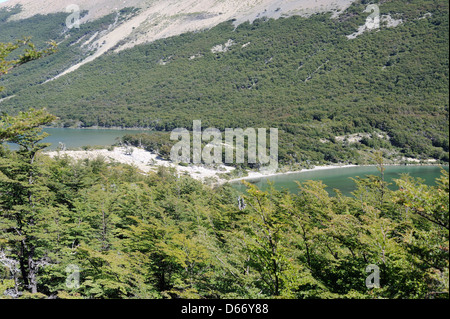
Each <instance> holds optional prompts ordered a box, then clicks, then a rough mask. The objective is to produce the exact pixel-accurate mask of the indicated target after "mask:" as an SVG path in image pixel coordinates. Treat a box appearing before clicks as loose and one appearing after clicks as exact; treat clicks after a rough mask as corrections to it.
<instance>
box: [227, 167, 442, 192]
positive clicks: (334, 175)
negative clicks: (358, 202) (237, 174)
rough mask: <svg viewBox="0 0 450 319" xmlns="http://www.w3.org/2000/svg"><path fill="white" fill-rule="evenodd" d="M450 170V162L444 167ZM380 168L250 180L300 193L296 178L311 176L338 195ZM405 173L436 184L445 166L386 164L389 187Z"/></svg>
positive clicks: (238, 184) (242, 188)
mask: <svg viewBox="0 0 450 319" xmlns="http://www.w3.org/2000/svg"><path fill="white" fill-rule="evenodd" d="M442 168H444V169H445V170H447V171H448V166H445V167H442ZM379 174H380V173H379V171H378V170H377V168H376V167H374V166H363V167H347V168H333V169H326V170H318V171H311V172H303V173H302V172H299V173H293V174H286V175H278V176H271V177H266V178H258V179H254V180H247V181H248V182H250V183H252V184H255V185H256V186H258V187H259V188H260V189H262V190H267V189H268V188H269V187H270V186H269V182H272V183H274V185H273V186H274V188H275V189H277V190H282V189H286V190H288V191H290V192H292V193H298V185H297V184H296V183H295V181H299V182H305V181H307V180H315V181H318V180H321V181H323V183H324V184H325V185H327V191H328V192H329V193H330V195H334V194H335V193H334V191H333V189H339V190H340V191H341V192H342V193H343V194H344V195H350V193H351V192H352V191H354V190H355V182H354V181H353V180H351V177H353V178H356V177H357V176H359V177H361V178H363V177H365V176H366V175H379ZM401 174H409V175H411V176H413V177H420V178H422V179H424V181H425V184H427V185H435V180H436V178H437V177H439V176H440V175H441V168H440V167H439V166H426V165H408V166H404V165H402V166H386V170H385V173H384V176H385V180H386V181H387V182H390V183H392V185H390V186H389V187H390V188H391V189H394V190H395V189H397V187H396V185H395V183H394V182H393V179H397V178H399V177H400V176H401ZM232 185H233V187H235V188H236V189H238V190H240V191H243V192H244V191H245V189H246V188H245V186H244V185H243V184H242V183H241V182H233V183H232Z"/></svg>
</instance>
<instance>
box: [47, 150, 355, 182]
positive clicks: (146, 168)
mask: <svg viewBox="0 0 450 319" xmlns="http://www.w3.org/2000/svg"><path fill="white" fill-rule="evenodd" d="M128 150H131V152H128V154H129V155H127V148H126V147H115V148H114V149H113V150H108V149H96V150H86V151H84V150H79V151H72V150H68V151H51V152H45V154H47V155H48V156H50V157H52V158H53V157H56V156H65V155H67V156H69V157H71V158H73V159H75V160H79V159H91V160H93V159H96V158H98V157H102V158H104V159H105V160H106V161H107V162H110V163H112V162H116V163H122V164H128V165H132V166H135V167H137V168H138V169H139V170H141V171H142V172H143V173H148V172H151V171H153V172H155V171H157V169H158V167H159V166H164V167H173V168H175V169H176V171H177V172H178V173H179V174H180V175H182V174H187V175H189V176H191V177H192V178H195V179H197V180H200V181H202V182H206V181H208V180H210V181H211V182H213V183H217V184H222V183H225V182H236V181H241V180H251V179H256V178H261V177H269V176H274V175H286V174H294V173H299V172H300V171H289V172H280V173H270V174H267V173H264V172H255V171H250V172H249V173H248V176H245V177H241V178H234V179H231V180H226V179H224V178H222V177H221V176H220V174H224V173H230V172H232V171H233V170H235V168H234V167H231V166H226V165H223V164H221V165H216V166H214V167H207V166H202V165H193V164H190V165H188V166H181V165H177V164H174V163H172V162H170V161H167V160H164V159H161V158H160V157H158V155H156V154H154V153H151V152H148V151H146V150H144V149H141V148H137V147H130V148H128ZM354 166H356V165H326V166H316V167H314V168H311V169H303V170H301V172H310V171H315V170H324V169H333V168H346V167H354Z"/></svg>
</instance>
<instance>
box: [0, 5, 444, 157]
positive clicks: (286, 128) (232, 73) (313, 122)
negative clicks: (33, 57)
mask: <svg viewBox="0 0 450 319" xmlns="http://www.w3.org/2000/svg"><path fill="white" fill-rule="evenodd" d="M379 7H380V14H381V18H382V23H381V26H380V29H378V30H372V31H368V32H364V33H362V34H359V35H358V36H356V37H354V38H353V37H349V36H350V35H352V34H355V33H356V32H357V31H358V28H359V27H360V26H361V25H364V23H365V19H366V18H367V16H368V15H369V13H368V12H366V13H365V12H364V10H365V8H366V4H363V3H359V2H356V3H354V4H352V5H351V6H350V7H349V8H347V9H346V10H345V11H343V12H341V13H340V14H339V15H338V16H333V14H332V13H320V14H313V15H309V16H305V17H301V16H292V17H286V18H279V19H268V18H259V19H256V20H254V21H253V23H248V22H247V23H240V24H239V25H238V26H237V27H236V21H234V23H233V21H228V22H223V23H221V24H219V25H217V26H215V27H212V28H210V29H206V30H203V31H201V32H189V33H183V34H182V35H180V36H173V37H168V38H164V39H159V40H155V41H153V42H151V43H148V44H140V45H137V46H135V47H133V48H129V49H126V50H120V52H113V51H114V49H119V48H121V45H124V46H126V45H128V43H127V42H121V43H118V44H117V45H116V46H115V47H113V48H112V49H113V50H112V51H110V52H109V53H107V54H105V55H102V56H100V57H98V58H97V59H95V60H94V61H93V62H91V63H87V64H85V65H83V66H82V67H80V68H79V69H77V70H76V71H74V72H71V73H69V74H67V75H64V76H61V77H60V78H57V79H55V80H53V81H48V80H50V79H52V78H54V77H55V76H57V75H58V74H60V73H61V72H63V71H64V70H67V69H68V68H70V67H71V66H73V65H76V64H77V63H79V62H82V61H83V60H84V59H85V58H86V56H89V55H95V48H94V49H93V48H92V46H91V47H90V45H89V44H85V42H83V41H85V40H86V39H96V36H97V35H96V33H97V32H99V33H102V32H105V33H106V31H107V30H108V29H110V26H111V25H114V23H116V24H120V23H121V21H125V22H126V21H130V19H133V17H135V16H136V11H135V10H133V9H131V8H126V9H122V11H120V15H119V16H120V18H119V20H116V19H117V14H115V13H113V14H109V15H105V16H103V17H102V18H100V19H94V20H91V21H87V22H86V23H84V24H82V26H81V28H80V29H71V30H70V31H67V34H65V35H64V36H63V38H61V39H59V46H60V52H59V53H57V54H55V55H54V56H51V57H49V58H46V59H42V60H40V61H35V62H33V63H30V64H29V65H26V66H25V67H23V68H21V69H20V70H18V71H17V72H14V73H11V74H9V75H8V76H6V77H5V78H4V80H3V81H2V82H1V85H3V86H5V87H7V88H8V89H7V90H5V91H4V92H3V97H9V98H8V99H5V100H4V101H3V102H1V104H0V107H1V110H2V111H6V112H14V111H15V110H17V109H27V108H29V107H33V106H39V107H46V108H48V109H49V110H50V111H51V112H52V113H54V114H56V115H57V116H59V117H60V118H61V123H62V124H63V125H65V126H76V125H81V126H127V127H134V126H139V127H150V128H154V129H156V130H162V131H170V130H172V129H174V128H176V127H186V128H190V127H191V126H192V121H193V120H196V119H201V120H202V124H203V125H204V127H205V128H206V127H208V126H213V127H217V128H220V129H224V128H226V127H242V128H246V127H278V128H279V129H280V140H281V146H280V160H281V161H282V162H283V163H284V164H289V163H291V164H292V163H295V162H299V163H304V162H307V161H308V162H309V161H312V162H316V163H323V162H348V163H356V164H358V163H362V161H363V160H364V158H365V155H364V154H365V152H367V151H368V150H370V149H373V148H375V149H382V150H383V151H384V152H385V155H386V156H394V157H403V156H409V157H421V158H435V159H438V160H442V161H444V162H448V152H449V147H448V50H447V48H448V4H447V3H446V2H445V1H437V2H436V1H426V0H414V1H400V0H398V1H397V0H396V1H381V2H380V5H379ZM325 11H326V10H325ZM66 15H67V14H61V13H55V14H51V15H49V16H39V15H38V16H34V17H31V18H28V19H25V20H18V21H9V20H6V22H2V24H1V25H0V28H1V29H0V30H1V31H0V42H1V41H6V40H7V39H11V38H12V37H14V36H16V37H17V35H18V33H17V30H18V28H21V30H30V34H29V35H31V36H33V38H34V39H36V42H37V43H38V44H41V45H43V43H44V41H45V40H48V39H55V38H58V37H59V36H61V35H60V33H59V32H61V29H59V30H58V28H57V27H56V26H60V27H61V28H63V26H62V25H61V23H63V21H65V18H66ZM0 21H1V20H0ZM392 21H394V22H396V23H392ZM24 26H26V28H24ZM102 30H103V31H102ZM22 32H23V31H22ZM69 35H70V36H69ZM87 41H89V40H87ZM92 41H94V40H92ZM83 44H85V45H83ZM44 82H45V83H44ZM42 83H44V84H42ZM352 134H354V135H357V134H359V136H367V138H360V139H357V141H360V142H358V143H352V142H351V139H350V138H347V139H345V136H350V135H352Z"/></svg>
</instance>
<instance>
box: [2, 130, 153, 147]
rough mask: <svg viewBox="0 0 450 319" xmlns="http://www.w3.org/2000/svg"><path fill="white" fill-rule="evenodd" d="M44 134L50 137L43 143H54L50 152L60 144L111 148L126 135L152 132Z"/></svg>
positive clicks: (75, 131) (85, 131)
mask: <svg viewBox="0 0 450 319" xmlns="http://www.w3.org/2000/svg"><path fill="white" fill-rule="evenodd" d="M43 132H47V133H48V134H50V136H48V137H46V138H45V139H43V140H42V143H52V145H51V146H50V147H48V150H55V149H57V148H58V146H59V142H61V143H64V144H65V145H66V147H67V148H71V149H74V148H80V147H82V146H87V145H91V146H95V145H101V146H110V145H112V144H115V143H116V142H117V141H118V139H120V138H121V137H122V136H124V135H126V134H137V133H143V132H147V133H148V132H151V131H145V130H130V129H128V130H127V129H123V130H120V129H71V128H45V129H43ZM10 148H11V149H17V147H16V146H15V145H14V144H10Z"/></svg>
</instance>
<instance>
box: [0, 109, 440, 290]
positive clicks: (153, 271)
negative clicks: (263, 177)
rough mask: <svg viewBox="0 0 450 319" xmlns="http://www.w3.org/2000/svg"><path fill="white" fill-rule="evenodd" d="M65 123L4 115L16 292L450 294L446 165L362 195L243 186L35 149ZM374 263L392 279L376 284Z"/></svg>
mask: <svg viewBox="0 0 450 319" xmlns="http://www.w3.org/2000/svg"><path fill="white" fill-rule="evenodd" d="M51 120H52V117H51V116H49V115H48V114H47V113H45V112H42V111H33V112H28V113H22V114H20V115H19V117H9V118H6V119H5V118H3V119H2V130H1V132H2V134H1V137H2V139H3V140H10V141H16V142H18V143H21V145H22V146H23V147H22V149H21V151H14V152H11V151H8V150H6V149H2V150H1V152H2V157H1V161H0V225H1V227H0V262H1V264H2V265H3V267H2V268H1V269H0V278H1V279H2V286H1V287H0V288H1V290H2V296H3V297H4V298H10V297H21V298H31V297H33V298H45V297H48V296H57V297H59V298H377V297H382V298H448V262H449V258H448V256H449V255H448V236H449V230H448V227H449V225H448V211H449V198H448V195H449V184H448V183H449V180H448V172H446V171H445V170H443V171H442V176H441V177H440V178H439V179H438V181H437V185H436V186H426V185H424V184H423V183H422V182H421V181H419V180H415V179H413V178H411V177H409V176H403V177H402V178H400V179H398V180H396V183H397V185H398V186H399V189H398V190H395V191H394V190H390V189H389V188H387V187H386V183H385V182H384V181H383V179H382V174H380V176H368V177H367V178H363V179H359V180H356V181H355V182H356V185H357V190H356V191H355V192H354V193H353V196H351V197H345V196H342V195H339V194H338V195H337V196H334V197H330V196H329V194H328V193H327V192H326V191H325V190H324V187H325V185H323V184H322V183H321V182H307V183H304V184H299V189H300V192H299V194H298V195H296V194H291V193H288V192H279V191H275V190H271V191H268V192H263V191H261V190H259V189H257V188H256V187H255V186H253V185H250V184H247V186H248V190H247V193H246V194H245V195H242V194H238V193H236V191H235V190H233V188H231V187H230V186H227V185H225V186H221V187H219V188H216V189H211V188H209V187H207V186H205V185H203V184H201V183H200V182H198V181H196V180H194V179H192V178H190V177H188V176H182V177H177V176H176V175H175V174H174V172H171V171H167V170H165V169H164V168H160V170H159V171H158V172H157V173H151V174H148V175H143V174H141V173H140V172H138V171H137V170H136V169H135V168H132V167H129V166H123V165H111V164H106V163H105V162H103V161H102V160H101V159H97V160H84V161H78V162H75V161H73V160H71V159H69V158H67V157H59V158H56V159H50V158H48V157H46V156H44V155H41V154H40V153H39V152H38V153H35V152H34V151H35V150H37V149H39V148H41V147H42V146H39V144H38V143H37V142H38V141H39V140H40V138H41V137H40V136H39V135H38V134H37V133H36V128H35V127H36V125H37V124H43V123H46V122H48V121H51ZM18 123H22V124H21V125H18ZM5 126H6V127H8V128H9V129H8V133H5V129H4V128H5ZM25 137H26V138H25ZM380 169H382V166H380ZM371 264H374V265H377V266H378V267H379V269H380V285H381V287H380V288H371V289H369V288H367V287H366V283H365V279H366V278H367V276H368V275H369V274H368V273H366V272H365V269H366V267H367V266H368V265H371ZM75 267H76V268H75ZM74 269H76V270H77V271H78V270H79V271H80V273H79V281H78V282H77V284H73V282H71V281H68V278H71V277H70V276H71V275H73V272H74Z"/></svg>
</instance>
